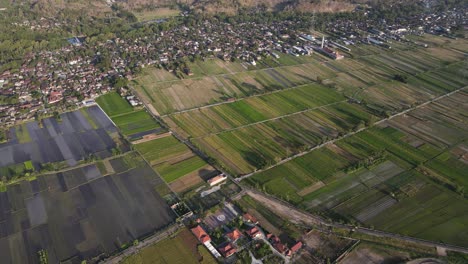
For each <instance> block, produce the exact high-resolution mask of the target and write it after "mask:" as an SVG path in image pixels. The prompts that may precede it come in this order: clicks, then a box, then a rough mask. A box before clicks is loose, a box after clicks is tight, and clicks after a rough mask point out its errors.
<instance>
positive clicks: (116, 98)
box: [96, 92, 133, 116]
mask: <svg viewBox="0 0 468 264" xmlns="http://www.w3.org/2000/svg"><path fill="white" fill-rule="evenodd" d="M96 102H97V103H98V104H99V106H101V108H102V110H104V112H106V114H107V115H108V116H115V115H120V114H125V113H129V112H132V111H133V107H132V106H131V105H130V104H129V103H128V102H127V101H126V100H125V99H123V98H122V96H120V95H119V94H118V93H117V92H110V93H107V94H105V95H101V96H99V97H98V98H97V99H96Z"/></svg>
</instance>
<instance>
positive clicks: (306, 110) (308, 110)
mask: <svg viewBox="0 0 468 264" xmlns="http://www.w3.org/2000/svg"><path fill="white" fill-rule="evenodd" d="M346 101H347V100H341V101H337V102H333V103H329V104H326V105H321V106H316V107H310V108H307V109H304V110H301V111H298V112H294V113H290V114H286V115H281V116H277V117H273V118H269V119H265V120H262V121H258V122H254V123H250V124H247V125H243V126H238V127H234V128H230V129H226V130H222V131H219V132H215V133H208V134H205V135H202V136H199V137H195V138H194V139H199V138H204V137H207V136H212V135H219V134H222V133H226V132H231V131H235V130H239V129H242V128H245V127H250V126H255V125H258V124H262V123H266V122H269V121H274V120H278V119H282V118H286V117H290V116H294V115H299V114H303V113H307V112H310V111H314V110H317V109H321V108H325V107H328V106H332V105H337V104H340V103H344V102H346Z"/></svg>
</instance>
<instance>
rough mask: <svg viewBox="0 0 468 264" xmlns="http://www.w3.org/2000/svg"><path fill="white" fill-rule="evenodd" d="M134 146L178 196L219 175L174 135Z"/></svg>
mask: <svg viewBox="0 0 468 264" xmlns="http://www.w3.org/2000/svg"><path fill="white" fill-rule="evenodd" d="M134 146H135V148H136V150H137V151H138V152H140V153H141V155H142V156H143V157H144V158H145V159H146V161H147V162H148V163H149V164H150V165H151V166H152V167H153V168H154V169H155V170H156V171H157V172H158V173H159V174H160V175H161V177H162V178H163V179H164V180H165V181H166V182H167V183H168V184H169V186H170V187H171V189H172V190H173V191H175V192H179V193H182V192H184V191H187V190H189V189H192V188H194V187H196V186H200V185H201V184H203V183H204V182H205V180H207V179H209V178H210V177H212V176H214V175H216V173H217V172H216V170H215V169H214V168H213V167H211V166H210V165H208V164H207V163H206V162H205V161H203V160H202V159H201V158H199V157H198V156H196V155H195V154H194V153H193V152H192V151H191V150H190V149H189V148H188V147H187V146H185V145H184V144H183V143H181V142H179V141H178V140H177V139H175V138H174V137H173V136H172V135H167V136H166V137H162V138H158V139H154V140H151V141H147V142H144V143H139V144H136V145H134Z"/></svg>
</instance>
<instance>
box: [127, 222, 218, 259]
mask: <svg viewBox="0 0 468 264" xmlns="http://www.w3.org/2000/svg"><path fill="white" fill-rule="evenodd" d="M197 242H198V241H197V240H196V239H195V237H194V236H193V235H192V234H191V233H190V231H188V230H186V229H184V230H182V231H181V232H179V233H178V234H177V235H176V236H175V237H172V238H167V239H164V240H162V241H160V242H158V243H156V244H153V245H151V246H148V247H145V248H143V249H142V250H140V251H139V252H138V253H137V254H134V255H131V256H129V257H127V258H125V259H124V260H123V261H122V263H123V264H143V263H161V264H165V263H187V264H199V263H204V264H211V263H213V264H214V263H217V262H216V260H215V259H214V258H213V256H212V255H211V254H209V253H208V251H207V250H206V249H205V248H204V247H198V246H197V244H198V243H197Z"/></svg>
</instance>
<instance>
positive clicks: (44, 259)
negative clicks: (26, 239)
mask: <svg viewBox="0 0 468 264" xmlns="http://www.w3.org/2000/svg"><path fill="white" fill-rule="evenodd" d="M37 254H38V255H39V263H40V264H47V263H49V259H48V256H47V250H45V249H41V250H39V251H38V252H37Z"/></svg>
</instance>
